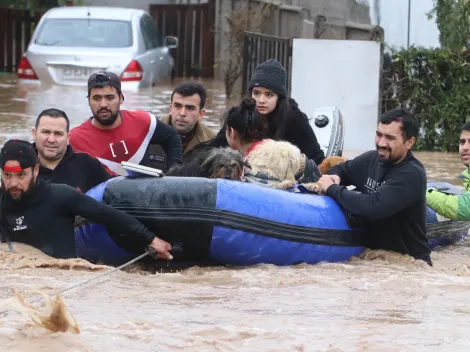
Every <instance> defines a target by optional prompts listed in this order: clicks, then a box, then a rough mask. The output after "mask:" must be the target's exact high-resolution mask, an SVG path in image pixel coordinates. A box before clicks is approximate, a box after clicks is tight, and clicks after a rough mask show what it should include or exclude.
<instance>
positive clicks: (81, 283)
mask: <svg viewBox="0 0 470 352" xmlns="http://www.w3.org/2000/svg"><path fill="white" fill-rule="evenodd" d="M149 254H152V255H153V254H154V250H153V248H149V249H148V250H147V251H146V252H145V253H143V254H141V255H139V256H138V257H136V258H134V259H132V260H131V261H128V262H127V263H125V264H122V265H120V266H118V267H116V268H113V269H110V270H108V271H105V272H104V273H101V274H99V275H96V276H93V277H91V278H89V279H86V280H83V281H80V282H77V283H75V284H73V285H70V286H68V287H66V288H64V289H62V290H60V291H59V292H57V293H56V294H62V293H65V292H67V291H71V290H73V289H74V288H77V287H79V286H83V285H86V284H88V283H90V282H92V281H95V280H97V279H99V278H101V277H104V276H108V275H110V274H112V273H114V272H115V271H118V270H121V269H124V268H125V267H127V266H129V265H131V264H133V263H135V262H137V261H139V260H140V259H142V258H144V257H146V256H147V255H149ZM50 297H52V296H50ZM43 300H44V297H39V298H37V299H35V300H33V301H31V302H30V303H29V304H31V305H33V304H36V303H39V302H41V301H43ZM6 315H8V311H6V310H4V311H2V312H0V316H3V317H5V316H6Z"/></svg>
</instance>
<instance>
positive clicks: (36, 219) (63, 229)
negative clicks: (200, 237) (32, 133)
mask: <svg viewBox="0 0 470 352" xmlns="http://www.w3.org/2000/svg"><path fill="white" fill-rule="evenodd" d="M0 168H1V169H2V177H1V179H2V185H1V194H0V197H1V202H0V204H1V208H0V209H1V216H0V225H1V226H0V227H1V232H2V241H5V240H7V241H13V242H20V243H25V244H28V245H30V246H33V247H35V248H38V249H40V250H41V251H43V252H44V253H46V254H48V255H50V256H52V257H55V258H73V257H76V247H75V236H74V221H75V216H77V215H79V216H81V217H83V218H86V219H89V220H90V221H92V222H96V223H98V224H101V225H103V226H106V227H107V228H108V229H109V230H110V233H119V234H120V233H122V234H124V235H125V236H126V237H127V241H126V243H132V244H128V246H132V248H126V249H127V250H129V251H133V252H137V253H138V252H142V251H143V250H144V249H146V248H147V247H148V246H150V247H151V248H152V249H153V250H155V252H156V254H157V256H158V257H159V258H164V259H172V256H171V254H170V253H169V252H168V251H170V250H171V249H172V246H171V245H170V244H169V243H167V242H165V241H163V240H161V239H159V238H157V237H155V234H153V233H152V232H150V231H149V230H148V229H147V228H146V227H145V226H144V225H142V224H141V223H140V222H139V221H138V220H136V219H134V218H133V217H131V216H130V215H128V214H127V213H124V212H121V211H119V210H117V209H114V208H113V207H111V206H108V205H106V204H104V203H101V202H98V201H96V200H95V199H93V198H91V197H88V196H86V195H83V194H82V193H80V192H78V191H77V190H76V189H74V188H72V187H70V186H67V185H63V184H50V183H47V182H44V181H41V180H38V179H37V176H38V173H39V165H38V164H37V159H36V153H35V151H34V148H33V146H32V144H30V143H28V142H26V141H21V140H17V139H13V140H10V141H8V142H7V143H5V145H4V146H3V148H2V150H1V151H0Z"/></svg>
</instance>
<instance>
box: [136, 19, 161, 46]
mask: <svg viewBox="0 0 470 352" xmlns="http://www.w3.org/2000/svg"><path fill="white" fill-rule="evenodd" d="M140 28H141V31H142V36H143V38H144V42H145V49H146V50H152V49H155V48H157V47H158V46H159V40H158V37H157V30H156V28H155V24H154V23H153V21H152V19H151V18H150V16H148V15H145V16H143V17H142V18H141V19H140Z"/></svg>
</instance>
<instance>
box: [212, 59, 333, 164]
mask: <svg viewBox="0 0 470 352" xmlns="http://www.w3.org/2000/svg"><path fill="white" fill-rule="evenodd" d="M286 84H287V72H286V70H285V69H284V67H282V65H281V64H280V63H279V62H278V61H276V60H274V59H269V60H267V61H266V62H264V63H262V64H260V65H259V66H258V67H256V69H255V71H254V73H253V77H252V78H251V81H250V83H249V85H248V94H249V96H250V97H251V98H253V99H255V100H256V109H257V111H258V112H259V114H260V115H261V116H262V118H263V128H264V130H265V135H266V137H267V138H271V139H275V140H284V141H287V142H290V143H292V144H294V145H295V146H297V147H298V148H299V149H300V151H301V152H302V153H303V154H305V155H306V156H307V158H309V159H312V160H313V161H315V163H316V164H317V165H320V164H321V163H322V161H323V159H325V154H324V152H323V150H322V149H321V148H320V144H319V143H318V140H317V137H316V136H315V133H314V132H313V129H312V127H311V126H310V124H309V121H308V117H307V116H306V115H305V114H304V113H303V112H302V111H301V110H300V109H299V106H298V104H297V102H296V101H295V100H294V99H292V98H289V97H287V89H286ZM225 130H226V126H225V124H224V126H223V127H222V129H221V130H220V131H219V133H218V134H217V136H216V137H215V138H214V139H213V140H212V141H211V142H210V145H211V146H212V147H227V146H228V143H227V138H226V136H225Z"/></svg>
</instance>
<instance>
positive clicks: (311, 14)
mask: <svg viewBox="0 0 470 352" xmlns="http://www.w3.org/2000/svg"><path fill="white" fill-rule="evenodd" d="M283 2H284V3H285V4H287V5H293V6H298V7H301V8H303V9H305V12H307V19H310V20H312V19H314V18H315V17H316V16H317V15H322V16H325V17H326V18H327V21H328V23H332V24H337V25H344V24H346V23H347V22H354V23H361V24H370V23H371V20H370V15H369V12H370V11H369V7H368V6H365V5H363V4H361V3H359V2H358V1H356V0H284V1H283Z"/></svg>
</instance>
